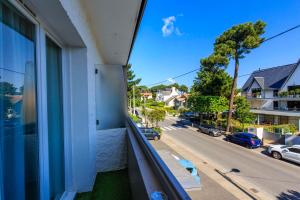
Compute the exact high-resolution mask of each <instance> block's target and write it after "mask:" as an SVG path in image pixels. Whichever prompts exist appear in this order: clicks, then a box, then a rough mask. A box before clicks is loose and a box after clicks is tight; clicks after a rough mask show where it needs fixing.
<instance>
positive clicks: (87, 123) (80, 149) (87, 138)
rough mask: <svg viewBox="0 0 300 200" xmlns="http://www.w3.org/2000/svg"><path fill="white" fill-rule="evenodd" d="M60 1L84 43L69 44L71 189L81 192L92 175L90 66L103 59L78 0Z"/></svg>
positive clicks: (92, 83) (92, 77)
mask: <svg viewBox="0 0 300 200" xmlns="http://www.w3.org/2000/svg"><path fill="white" fill-rule="evenodd" d="M60 2H61V4H62V6H63V8H64V9H65V11H66V13H67V15H68V16H69V18H70V20H71V22H72V23H73V25H74V27H75V28H76V30H77V32H78V33H79V35H80V36H81V38H82V40H83V42H84V44H85V46H86V49H85V50H84V52H83V50H78V49H76V48H72V47H70V59H71V61H70V63H71V66H70V73H71V84H70V88H71V122H72V123H71V131H72V133H71V134H72V144H71V145H72V154H73V155H72V178H73V181H74V182H73V190H75V191H78V192H84V191H90V190H91V189H92V187H93V184H94V180H95V177H96V143H95V141H96V125H95V121H96V117H95V116H96V113H95V111H96V108H95V107H96V106H95V98H94V97H95V74H94V69H95V67H94V66H95V64H99V63H103V59H102V57H101V53H100V52H99V51H98V47H97V44H96V42H95V41H96V40H95V38H94V36H93V35H94V34H93V32H92V28H91V26H90V23H89V19H88V18H87V15H86V13H85V9H84V8H83V7H82V5H81V3H80V0H60ZM78 54H80V55H78ZM83 57H85V61H84V62H83V60H81V58H83ZM78 63H81V65H78ZM80 108H82V109H80Z"/></svg>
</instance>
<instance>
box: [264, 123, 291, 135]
mask: <svg viewBox="0 0 300 200" xmlns="http://www.w3.org/2000/svg"><path fill="white" fill-rule="evenodd" d="M264 129H265V130H266V131H268V132H272V133H278V132H280V133H296V132H297V127H296V125H295V124H280V125H271V126H265V127H264Z"/></svg>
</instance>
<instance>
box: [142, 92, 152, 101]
mask: <svg viewBox="0 0 300 200" xmlns="http://www.w3.org/2000/svg"><path fill="white" fill-rule="evenodd" d="M140 95H141V100H142V101H144V100H149V99H152V98H153V96H152V93H151V92H142V93H140Z"/></svg>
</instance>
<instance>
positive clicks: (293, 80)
mask: <svg viewBox="0 0 300 200" xmlns="http://www.w3.org/2000/svg"><path fill="white" fill-rule="evenodd" d="M293 85H300V64H299V65H298V66H297V68H296V70H295V72H294V73H293V74H292V75H291V77H290V78H289V80H288V81H287V82H286V84H285V85H284V86H283V88H282V91H287V89H288V86H293Z"/></svg>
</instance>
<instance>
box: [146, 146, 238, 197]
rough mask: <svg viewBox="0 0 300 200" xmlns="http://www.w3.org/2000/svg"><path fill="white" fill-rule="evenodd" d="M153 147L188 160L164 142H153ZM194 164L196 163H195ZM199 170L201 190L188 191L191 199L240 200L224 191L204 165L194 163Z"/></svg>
mask: <svg viewBox="0 0 300 200" xmlns="http://www.w3.org/2000/svg"><path fill="white" fill-rule="evenodd" d="M151 144H152V146H153V147H154V148H155V149H156V150H157V151H158V152H159V151H162V150H164V151H166V150H167V151H169V152H170V153H172V154H174V155H176V156H178V157H179V158H181V159H188V158H186V157H183V155H182V154H179V153H178V152H177V148H176V151H175V150H174V148H171V147H170V146H169V145H167V144H166V143H165V142H164V141H151ZM193 162H194V161H193ZM194 164H195V165H196V166H197V168H198V169H199V175H200V177H201V184H202V186H201V190H192V191H187V192H188V194H189V195H190V197H191V198H192V199H193V200H197V199H199V200H200V199H201V200H202V199H213V200H234V199H239V198H237V197H235V196H234V195H233V194H231V192H229V191H227V190H226V189H224V188H223V187H222V186H221V185H220V184H219V183H218V182H217V181H218V180H215V179H212V178H211V177H209V176H208V175H207V174H205V173H204V170H203V168H204V167H203V166H202V165H204V164H203V163H202V164H201V165H199V164H196V163H194Z"/></svg>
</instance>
